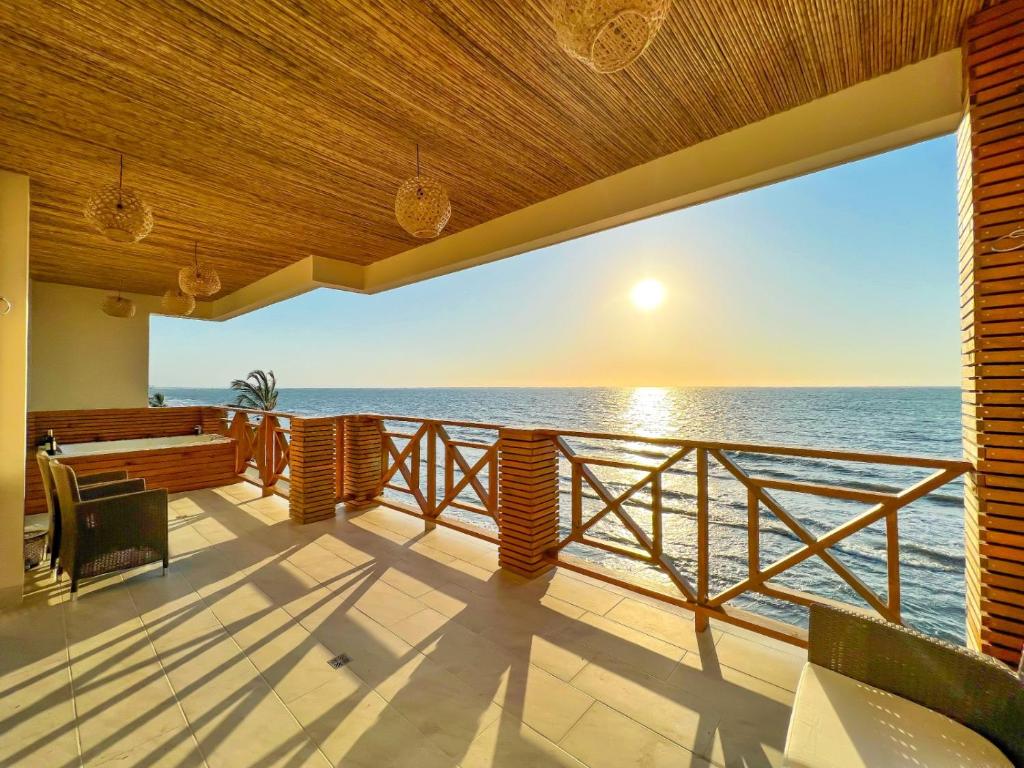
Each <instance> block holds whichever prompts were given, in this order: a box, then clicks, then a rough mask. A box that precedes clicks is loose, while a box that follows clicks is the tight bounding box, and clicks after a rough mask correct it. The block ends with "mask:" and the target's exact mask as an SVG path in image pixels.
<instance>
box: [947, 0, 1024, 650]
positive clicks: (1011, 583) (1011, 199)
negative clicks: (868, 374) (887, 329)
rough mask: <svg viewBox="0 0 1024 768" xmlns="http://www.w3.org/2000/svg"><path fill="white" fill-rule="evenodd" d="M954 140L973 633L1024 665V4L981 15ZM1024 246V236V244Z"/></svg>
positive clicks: (1015, 0)
mask: <svg viewBox="0 0 1024 768" xmlns="http://www.w3.org/2000/svg"><path fill="white" fill-rule="evenodd" d="M964 57H965V77H966V98H967V103H966V108H965V115H964V120H963V122H962V124H961V126H960V130H959V131H958V134H957V152H958V169H959V179H958V182H959V205H960V230H959V235H960V279H961V282H960V287H961V308H962V314H961V316H962V320H963V325H962V329H963V337H962V338H963V366H964V371H963V376H964V378H963V392H964V397H963V418H964V422H963V424H964V450H965V453H966V455H967V456H968V457H969V458H970V460H971V461H972V462H973V463H974V465H975V468H976V470H977V471H976V473H975V478H974V480H973V481H972V480H968V487H967V492H966V494H965V496H966V525H965V529H966V542H967V629H968V639H969V642H970V644H971V645H972V646H974V647H975V648H978V649H980V650H983V651H984V652H986V653H988V654H990V655H992V656H995V657H997V658H1001V659H1004V660H1005V661H1008V662H1010V663H1011V664H1016V663H1018V660H1019V658H1020V653H1021V645H1022V643H1024V250H1016V251H1012V252H1009V253H1000V252H998V250H997V249H1006V248H1011V247H1013V246H1014V245H1017V246H1024V239H1016V238H1015V237H1008V236H1009V235H1011V233H1013V232H1015V231H1016V230H1020V229H1024V0H1008V2H1004V3H1000V4H998V5H995V6H993V7H991V8H988V9H986V10H984V11H981V12H979V13H978V14H977V15H975V16H974V17H973V18H972V20H971V21H970V22H969V23H968V25H967V29H966V31H965V36H964ZM1022 234H1024V233H1022Z"/></svg>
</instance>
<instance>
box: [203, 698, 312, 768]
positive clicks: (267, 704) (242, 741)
mask: <svg viewBox="0 0 1024 768" xmlns="http://www.w3.org/2000/svg"><path fill="white" fill-rule="evenodd" d="M189 720H190V722H191V724H192V728H193V731H194V732H195V735H196V738H197V739H198V741H199V747H200V749H201V750H202V751H203V754H205V755H206V761H207V763H208V764H209V765H210V767H211V768H220V767H221V766H223V767H224V768H234V767H235V766H240V765H259V766H288V767H289V768H294V767H296V766H319V767H322V766H327V765H330V762H329V761H328V760H327V759H326V758H325V757H324V755H323V754H322V753H321V752H320V750H319V748H318V747H317V745H316V743H315V742H313V741H312V740H310V739H309V737H308V736H307V735H306V733H305V732H304V731H303V730H302V727H301V726H300V725H299V723H298V722H297V721H296V720H295V718H294V717H293V716H292V714H291V713H290V712H289V711H288V709H287V708H286V707H285V706H284V704H282V703H281V702H280V700H278V698H277V697H276V696H274V695H273V694H271V693H270V692H269V690H268V689H266V687H265V686H263V687H262V688H261V687H259V686H256V685H254V686H251V687H249V688H246V689H243V690H240V691H235V692H233V693H232V694H230V695H228V696H227V697H225V698H224V700H223V701H222V702H221V704H220V705H218V706H217V707H215V708H212V709H210V710H209V711H208V712H206V713H204V714H203V715H202V716H199V717H193V716H192V715H190V716H189Z"/></svg>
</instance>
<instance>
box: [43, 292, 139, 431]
mask: <svg viewBox="0 0 1024 768" xmlns="http://www.w3.org/2000/svg"><path fill="white" fill-rule="evenodd" d="M110 293H111V291H100V290H95V289H93V288H80V287H78V286H71V285H58V284H56V283H42V282H38V281H35V280H33V281H32V304H31V311H30V326H29V374H28V384H29V387H28V389H29V395H28V407H29V410H31V411H51V410H65V409H80V408H138V407H142V406H145V405H146V403H147V401H148V388H149V312H150V311H153V310H156V309H157V305H158V299H157V298H156V297H153V296H138V295H134V294H125V296H127V297H129V298H131V299H133V300H135V302H136V305H137V307H138V309H137V311H136V313H135V317H133V318H131V319H130V320H125V319H120V318H114V317H109V316H107V315H105V314H104V313H103V311H102V310H101V309H100V304H101V303H102V302H103V299H104V298H105V297H106V296H108V295H109V294H110Z"/></svg>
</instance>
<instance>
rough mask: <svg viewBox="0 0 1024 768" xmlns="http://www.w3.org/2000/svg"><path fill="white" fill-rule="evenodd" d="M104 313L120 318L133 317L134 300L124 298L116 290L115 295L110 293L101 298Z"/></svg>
mask: <svg viewBox="0 0 1024 768" xmlns="http://www.w3.org/2000/svg"><path fill="white" fill-rule="evenodd" d="M100 308H101V309H102V310H103V312H104V314H107V315H110V316H111V317H117V318H121V319H125V320H127V319H130V318H133V317H135V302H134V301H132V300H131V299H126V298H125V297H124V296H122V295H121V292H120V291H118V292H117V295H116V296H115V295H114V294H111V295H110V296H107V298H105V299H104V300H103V304H101V305H100Z"/></svg>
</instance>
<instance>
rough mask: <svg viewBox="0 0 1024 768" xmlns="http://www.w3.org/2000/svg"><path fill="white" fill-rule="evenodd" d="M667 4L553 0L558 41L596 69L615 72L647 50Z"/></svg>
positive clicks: (646, 0)
mask: <svg viewBox="0 0 1024 768" xmlns="http://www.w3.org/2000/svg"><path fill="white" fill-rule="evenodd" d="M670 4H671V0H554V8H553V10H554V23H555V32H556V33H557V35H558V44H559V45H561V46H562V48H564V49H565V51H566V53H568V54H569V55H570V56H573V57H574V58H577V59H579V60H580V61H582V62H583V63H584V64H586V65H587V66H588V67H590V68H591V69H592V70H594V71H595V72H598V73H601V74H607V73H608V72H617V71H618V70H620V69H623V68H624V67H628V66H629V65H630V64H632V63H633V62H634V61H636V60H637V59H638V58H639V57H640V54H642V53H643V52H644V51H645V50H647V46H648V45H650V44H651V41H652V40H654V36H655V35H657V34H658V30H659V29H661V25H662V23H664V21H665V17H666V16H668V9H669V5H670Z"/></svg>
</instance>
